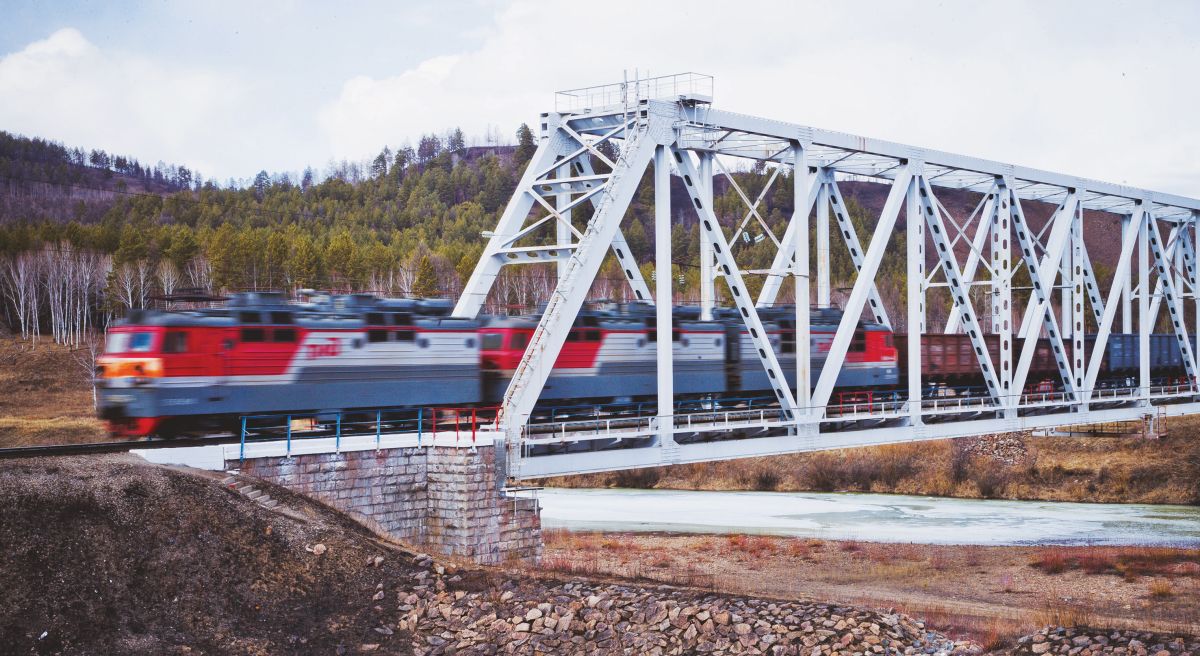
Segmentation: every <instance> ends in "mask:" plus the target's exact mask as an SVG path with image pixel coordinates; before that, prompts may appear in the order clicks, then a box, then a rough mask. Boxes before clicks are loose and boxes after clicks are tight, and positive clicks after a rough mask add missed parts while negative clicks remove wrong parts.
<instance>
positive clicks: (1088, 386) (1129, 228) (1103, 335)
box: [1083, 205, 1146, 401]
mask: <svg viewBox="0 0 1200 656" xmlns="http://www.w3.org/2000/svg"><path fill="white" fill-rule="evenodd" d="M1145 220H1146V212H1145V210H1144V209H1143V208H1142V207H1141V206H1140V205H1139V206H1137V208H1136V209H1135V210H1134V213H1133V216H1132V217H1130V220H1129V221H1126V222H1124V229H1123V230H1122V231H1121V254H1120V256H1119V257H1118V258H1117V268H1116V271H1114V272H1113V283H1112V288H1111V289H1109V291H1108V303H1107V304H1106V305H1105V306H1104V308H1105V309H1104V314H1103V316H1101V317H1100V320H1099V321H1098V322H1097V325H1098V328H1097V333H1096V343H1095V345H1094V346H1093V347H1092V357H1091V360H1090V361H1089V362H1088V368H1087V377H1086V378H1085V379H1084V386H1083V388H1084V400H1085V401H1087V400H1090V399H1091V397H1092V392H1093V390H1095V387H1096V379H1097V377H1098V376H1099V375H1100V365H1101V363H1102V362H1103V360H1104V355H1105V349H1106V348H1107V346H1108V336H1109V334H1110V333H1111V332H1112V324H1113V319H1114V318H1115V317H1116V316H1117V307H1118V306H1119V305H1120V303H1118V302H1117V301H1118V299H1119V298H1120V296H1121V288H1122V281H1123V280H1126V279H1128V277H1129V275H1130V272H1131V270H1132V261H1133V247H1134V245H1135V244H1136V243H1137V236H1138V229H1139V228H1140V226H1141V223H1142V221H1145Z"/></svg>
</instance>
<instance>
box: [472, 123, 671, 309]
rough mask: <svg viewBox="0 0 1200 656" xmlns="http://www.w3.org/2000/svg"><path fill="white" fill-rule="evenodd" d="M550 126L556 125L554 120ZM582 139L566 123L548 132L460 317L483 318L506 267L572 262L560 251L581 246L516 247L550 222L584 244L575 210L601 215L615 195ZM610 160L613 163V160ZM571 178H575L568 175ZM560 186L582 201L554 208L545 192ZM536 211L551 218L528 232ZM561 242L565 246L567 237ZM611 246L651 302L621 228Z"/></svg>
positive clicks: (592, 149) (503, 218)
mask: <svg viewBox="0 0 1200 656" xmlns="http://www.w3.org/2000/svg"><path fill="white" fill-rule="evenodd" d="M549 120H551V121H553V120H555V119H554V118H553V117H552V118H551V119H549ZM625 129H626V128H625V125H622V126H620V127H619V128H617V129H614V130H612V131H611V132H609V133H607V134H606V135H605V136H604V137H602V139H601V140H602V141H603V140H605V139H608V138H611V137H612V136H613V135H615V134H616V133H617V132H621V131H624V130H625ZM581 139H583V137H582V136H580V135H579V134H578V133H577V132H575V131H574V130H570V129H569V128H567V127H566V125H565V122H562V121H560V122H558V123H556V124H554V126H553V128H552V129H549V130H548V134H547V135H546V136H545V137H543V139H542V141H541V143H540V144H539V145H538V148H537V150H536V151H535V152H534V155H533V158H532V159H531V160H530V162H529V164H528V166H527V167H526V168H525V172H524V173H523V174H522V176H521V181H520V182H519V183H518V185H517V191H516V192H515V193H514V195H513V197H512V199H510V200H509V203H508V205H507V206H506V207H505V209H504V213H503V214H502V215H501V217H500V221H499V222H498V224H497V227H496V230H495V231H494V232H493V233H492V235H491V237H490V238H489V240H488V243H487V245H486V246H485V247H484V250H483V254H482V255H481V257H480V261H479V263H478V264H477V265H476V267H475V270H474V271H473V272H472V273H471V276H470V278H469V279H468V280H467V283H466V285H464V287H463V293H462V295H461V296H460V297H459V299H458V303H457V304H456V305H455V307H454V312H453V315H454V316H456V317H462V318H473V317H475V316H476V315H478V314H479V311H480V309H481V308H482V307H483V304H484V303H486V302H487V296H488V293H489V292H490V291H491V289H492V286H493V285H494V284H495V281H496V278H497V276H499V274H500V270H501V268H503V267H504V266H505V265H508V264H522V263H531V262H535V263H536V262H545V261H553V260H556V259H560V258H562V257H568V256H569V255H563V254H560V253H559V251H562V252H568V251H569V250H570V249H571V248H573V247H574V246H577V245H578V243H577V244H575V245H571V244H562V243H560V244H557V245H556V247H543V246H532V247H519V246H514V244H516V243H517V242H518V241H520V240H521V239H522V238H525V237H528V236H529V235H532V234H534V233H536V232H537V231H538V230H539V229H541V228H542V227H543V226H544V225H545V224H546V223H547V222H549V221H554V222H555V223H556V224H557V225H558V226H561V227H565V228H567V229H568V231H569V232H570V233H571V234H573V235H574V236H575V238H576V239H577V240H582V239H583V233H581V232H580V231H579V230H578V229H576V228H575V227H574V226H573V225H571V222H570V218H569V217H570V210H571V209H572V208H574V207H576V206H578V205H579V204H581V203H583V202H591V204H592V206H593V207H594V208H597V211H598V208H599V207H600V205H601V204H602V203H603V200H604V199H605V198H607V197H608V195H610V194H611V189H610V185H611V183H612V175H611V174H608V175H597V174H596V173H595V171H594V170H593V167H592V165H591V161H590V156H591V155H593V154H595V152H598V151H596V148H595V145H593V144H588V143H585V142H582V141H580V140H581ZM577 146H578V147H577ZM575 158H578V159H575ZM604 159H605V161H608V160H607V158H604ZM571 167H573V168H574V169H575V170H576V172H577V173H578V175H577V176H576V177H562V178H551V177H547V176H550V175H551V174H553V173H556V172H559V173H561V172H563V171H564V169H566V170H568V171H569V170H570V168H571ZM567 175H568V176H569V175H570V174H569V173H567ZM556 184H559V185H563V184H565V185H569V186H570V191H571V192H572V193H575V192H579V193H581V196H579V197H577V198H575V199H572V200H570V201H566V202H564V204H563V205H561V206H559V207H555V206H552V205H551V204H550V203H549V202H547V201H546V200H545V198H544V197H543V192H544V191H546V190H545V189H543V188H544V187H545V188H549V191H551V192H552V191H554V190H555V185H556ZM535 205H537V206H539V207H541V208H543V209H545V210H546V211H547V215H546V216H544V217H541V218H539V219H537V220H535V221H534V222H533V223H532V224H530V225H529V226H525V225H524V224H525V223H526V221H527V220H528V217H529V213H530V211H531V210H532V209H533V207H534V206H535ZM560 230H561V228H560ZM558 241H560V242H561V241H563V240H562V233H561V232H560V234H559V240H558ZM611 245H612V251H613V254H614V255H615V256H616V258H617V261H618V262H619V263H620V265H621V270H622V272H623V273H624V274H625V278H626V281H627V282H628V283H629V286H630V288H631V289H632V291H633V293H634V296H635V297H637V298H638V299H639V300H645V301H650V300H651V294H650V288H649V286H647V285H646V281H645V279H644V278H643V276H642V274H641V270H640V269H639V268H638V266H637V262H636V261H635V260H634V258H633V255H632V253H631V252H630V250H629V246H628V244H627V243H626V241H625V238H624V236H623V235H622V234H621V231H620V228H619V227H618V228H617V234H616V236H615V237H614V239H613V241H612V244H611Z"/></svg>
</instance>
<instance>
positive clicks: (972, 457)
mask: <svg viewBox="0 0 1200 656" xmlns="http://www.w3.org/2000/svg"><path fill="white" fill-rule="evenodd" d="M1167 425H1168V434H1167V436H1166V437H1164V438H1161V439H1141V438H1134V437H1012V436H999V437H992V438H975V439H970V438H965V439H959V440H939V441H931V442H918V443H911V444H894V445H888V446H878V447H860V448H855V449H844V450H838V451H820V452H816V453H798V454H790V455H783V456H771V457H769V458H750V459H745V460H731V461H725V462H712V463H699V464H694V465H679V466H675V467H659V468H654V469H640V470H633V471H624V472H610V473H604V474H588V475H582V476H568V477H563V478H555V479H549V480H547V481H545V483H546V484H547V485H552V486H560V487H631V488H663V489H680V490H778V491H816V492H835V491H837V492H881V493H894V494H917V495H930V496H948V497H962V498H999V499H1037V500H1045V501H1089V502H1104V503H1168V504H1195V503H1200V418H1177V419H1174V418H1173V419H1170V420H1168V424H1167Z"/></svg>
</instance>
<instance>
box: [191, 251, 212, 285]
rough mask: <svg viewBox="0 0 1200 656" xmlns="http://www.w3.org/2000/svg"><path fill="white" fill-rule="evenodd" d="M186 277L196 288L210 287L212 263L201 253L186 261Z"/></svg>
mask: <svg viewBox="0 0 1200 656" xmlns="http://www.w3.org/2000/svg"><path fill="white" fill-rule="evenodd" d="M187 278H188V282H190V283H191V285H192V287H194V288H196V289H212V263H211V262H209V261H208V258H206V257H204V256H203V255H199V256H196V257H194V258H192V259H191V261H189V262H188V263H187Z"/></svg>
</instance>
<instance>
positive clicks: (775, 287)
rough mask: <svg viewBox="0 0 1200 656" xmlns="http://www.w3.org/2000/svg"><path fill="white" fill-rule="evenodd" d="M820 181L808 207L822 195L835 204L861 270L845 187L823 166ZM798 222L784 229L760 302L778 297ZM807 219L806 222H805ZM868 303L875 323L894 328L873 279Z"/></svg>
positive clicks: (860, 252)
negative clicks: (844, 196) (840, 185)
mask: <svg viewBox="0 0 1200 656" xmlns="http://www.w3.org/2000/svg"><path fill="white" fill-rule="evenodd" d="M817 178H818V184H815V185H812V186H811V187H810V189H809V193H808V206H807V208H806V209H807V211H808V212H812V208H813V206H814V205H815V204H816V203H817V202H818V201H819V200H820V199H821V198H822V197H828V199H829V203H830V205H832V207H833V216H834V219H835V220H836V221H837V224H838V232H839V233H840V234H841V236H842V242H843V243H844V244H845V245H846V250H847V252H849V253H850V261H851V262H852V263H853V264H854V269H855V270H856V271H859V272H861V271H862V267H863V258H864V256H863V248H862V244H861V242H859V239H858V231H857V230H856V229H855V228H854V221H853V219H852V218H851V217H850V212H849V211H848V210H847V209H846V199H845V198H843V197H842V191H841V189H840V188H839V187H838V185H837V181H836V180H835V179H834V177H833V171H832V170H830V169H820V170H819V171H818V175H817ZM795 216H803V217H804V218H807V216H808V215H807V214H804V215H799V214H796V215H795ZM796 223H797V222H796V221H795V220H793V221H791V222H789V223H788V228H787V232H785V233H784V236H783V240H782V245H781V246H780V248H779V250H778V251H776V253H775V260H774V262H772V264H771V273H770V274H769V275H768V276H767V279H766V280H765V281H764V282H763V288H762V291H760V292H759V295H758V306H759V307H766V306H769V305H771V304H773V303H774V302H775V299H776V298H777V297H778V294H779V288H780V286H781V285H782V284H783V273H782V272H783V271H786V270H787V267H788V266H789V264H790V263H791V262H792V261H793V260H794V259H795V253H796V251H795V245H794V241H792V236H793V234H792V233H793V230H794V228H793V226H794V225H795V224H796ZM806 223H807V222H806ZM867 294H868V298H867V303H868V306H869V307H870V309H871V315H872V317H873V319H874V321H875V323H878V324H881V325H883V326H887V327H888V328H891V326H892V322H891V320H890V319H889V318H888V314H887V309H886V308H885V307H884V305H883V300H882V299H881V298H880V296H879V287H878V286H877V285H876V284H875V282H874V281H871V288H870V290H868V292H867Z"/></svg>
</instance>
